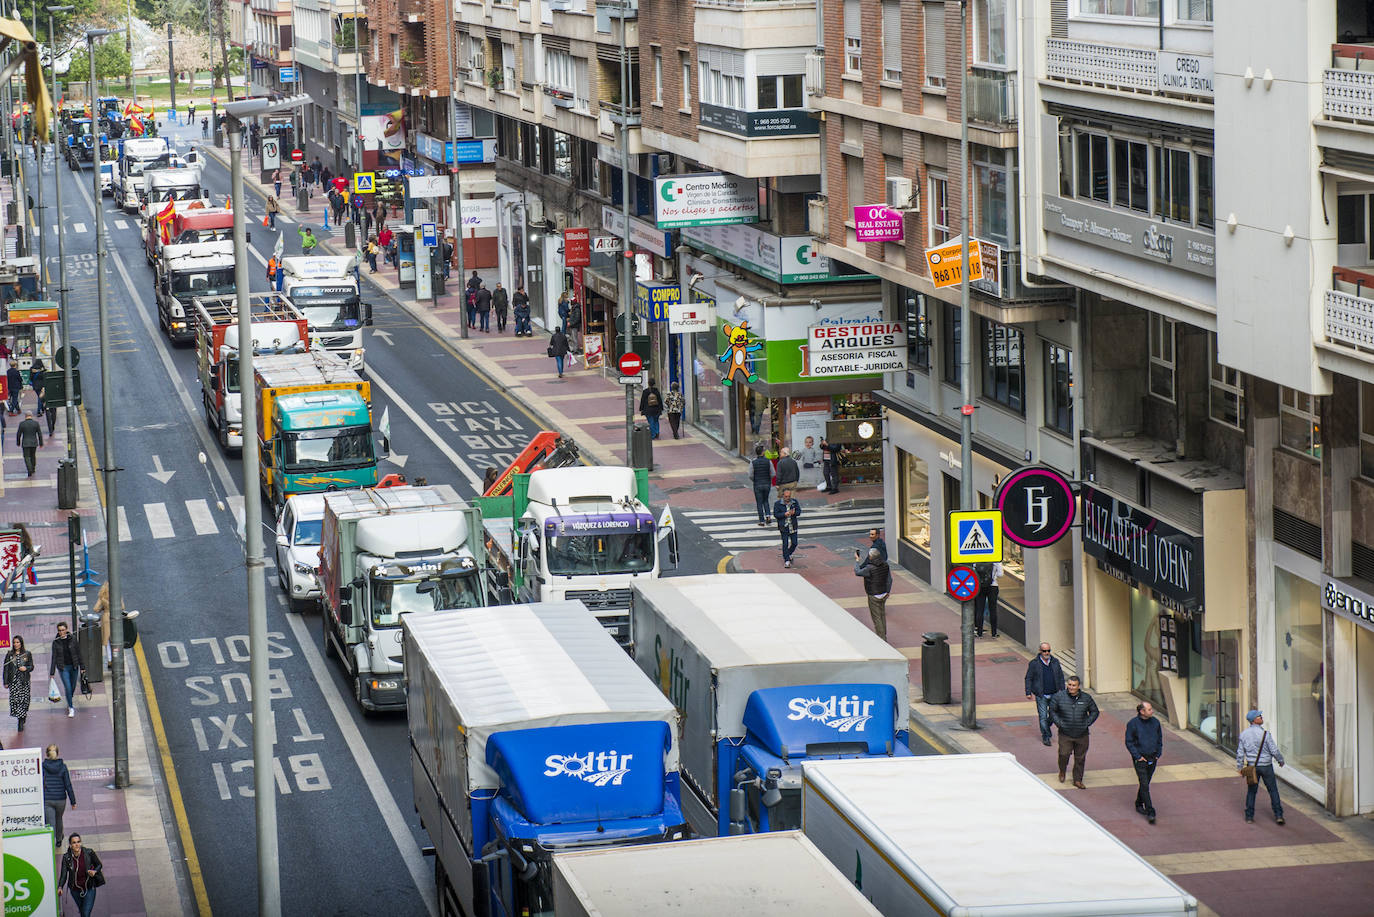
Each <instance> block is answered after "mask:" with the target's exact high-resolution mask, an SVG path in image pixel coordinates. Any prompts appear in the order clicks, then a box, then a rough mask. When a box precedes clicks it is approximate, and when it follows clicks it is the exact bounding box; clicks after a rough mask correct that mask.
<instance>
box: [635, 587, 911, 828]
mask: <svg viewBox="0 0 1374 917" xmlns="http://www.w3.org/2000/svg"><path fill="white" fill-rule="evenodd" d="M632 614H633V628H634V634H635V643H634V657H635V661H636V662H637V663H638V664H639V667H640V668H641V669H643V670H644V672H645V673H646V674H647V675H649V677H650V678H652V679H653V680H654V682H655V683H656V684H658V686H659V687H660V688H661V689H662V690H663V693H664V694H666V695H667V696H668V699H669V700H671V701H672V702H673V704H674V705H675V706H676V707H677V709H678V712H679V713H680V714H681V716H682V730H683V732H682V774H683V783H684V784H685V790H684V792H683V794H682V803H683V811H684V812H685V813H686V815H687V817H688V820H689V821H690V822H691V824H692V827H693V828H695V829H696V830H697V832H698V833H699V834H706V835H711V834H721V835H725V834H752V833H754V832H763V831H787V830H791V829H794V828H798V827H800V826H801V765H802V763H803V762H805V761H808V760H814V759H816V758H834V757H881V758H886V757H889V756H892V755H909V754H911V751H910V749H909V748H908V745H907V729H908V717H909V712H908V711H909V703H908V691H909V686H908V681H907V676H908V667H909V665H908V661H907V658H906V657H905V656H903V655H902V654H901V653H899V652H897V650H895V649H893V648H892V647H891V646H888V645H887V644H886V643H885V642H883V641H882V640H880V639H878V637H877V636H875V635H874V634H873V632H872V631H870V630H869V629H868V628H867V627H865V626H864V625H862V624H860V623H859V622H858V621H857V620H855V618H854V616H853V615H851V614H850V613H849V612H848V611H845V610H844V609H843V608H841V607H840V606H839V605H837V604H836V603H835V602H834V601H833V600H831V599H830V598H828V597H827V596H826V595H825V593H823V592H821V591H820V590H819V589H817V588H816V587H815V586H813V585H811V584H810V583H808V582H807V581H806V580H805V579H803V578H802V577H800V576H798V575H796V574H795V573H783V574H775V573H774V574H769V573H758V574H743V575H727V574H719V573H712V574H706V575H703V576H677V577H671V578H668V579H662V580H646V581H643V582H636V583H635V585H634V601H633V606H632Z"/></svg>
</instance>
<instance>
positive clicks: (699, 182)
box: [654, 173, 759, 229]
mask: <svg viewBox="0 0 1374 917" xmlns="http://www.w3.org/2000/svg"><path fill="white" fill-rule="evenodd" d="M654 219H655V222H656V223H657V224H658V228H659V229H676V228H678V227H680V226H711V225H713V224H717V223H757V222H758V221H759V183H758V180H757V179H754V178H740V177H739V176H738V175H722V174H719V173H710V174H702V175H669V176H666V177H662V178H656V179H654Z"/></svg>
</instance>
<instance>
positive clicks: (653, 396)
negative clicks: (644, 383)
mask: <svg viewBox="0 0 1374 917" xmlns="http://www.w3.org/2000/svg"><path fill="white" fill-rule="evenodd" d="M639 413H641V414H643V415H644V419H645V420H647V421H648V422H649V434H650V435H651V436H653V438H654V439H658V419H659V417H661V416H662V415H663V393H662V392H660V391H659V390H658V383H657V382H656V381H654V380H653V379H650V380H649V385H648V387H647V388H645V389H644V394H643V395H641V396H640V397H639Z"/></svg>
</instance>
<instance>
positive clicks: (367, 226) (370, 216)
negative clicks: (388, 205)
mask: <svg viewBox="0 0 1374 917" xmlns="http://www.w3.org/2000/svg"><path fill="white" fill-rule="evenodd" d="M376 211H377V208H376V207H375V206H374V207H369V206H367V204H363V209H362V217H363V235H365V236H368V235H371V234H372V224H373V223H374V222H375V221H376ZM378 228H380V227H378Z"/></svg>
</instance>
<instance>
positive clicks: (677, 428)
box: [663, 382, 687, 439]
mask: <svg viewBox="0 0 1374 917" xmlns="http://www.w3.org/2000/svg"><path fill="white" fill-rule="evenodd" d="M686 406H687V399H685V398H684V397H683V396H682V385H681V384H680V383H677V382H670V383H669V384H668V394H666V395H664V396H663V410H664V411H666V412H667V414H668V426H670V427H672V429H673V439H682V410H683V408H685V407H686Z"/></svg>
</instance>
